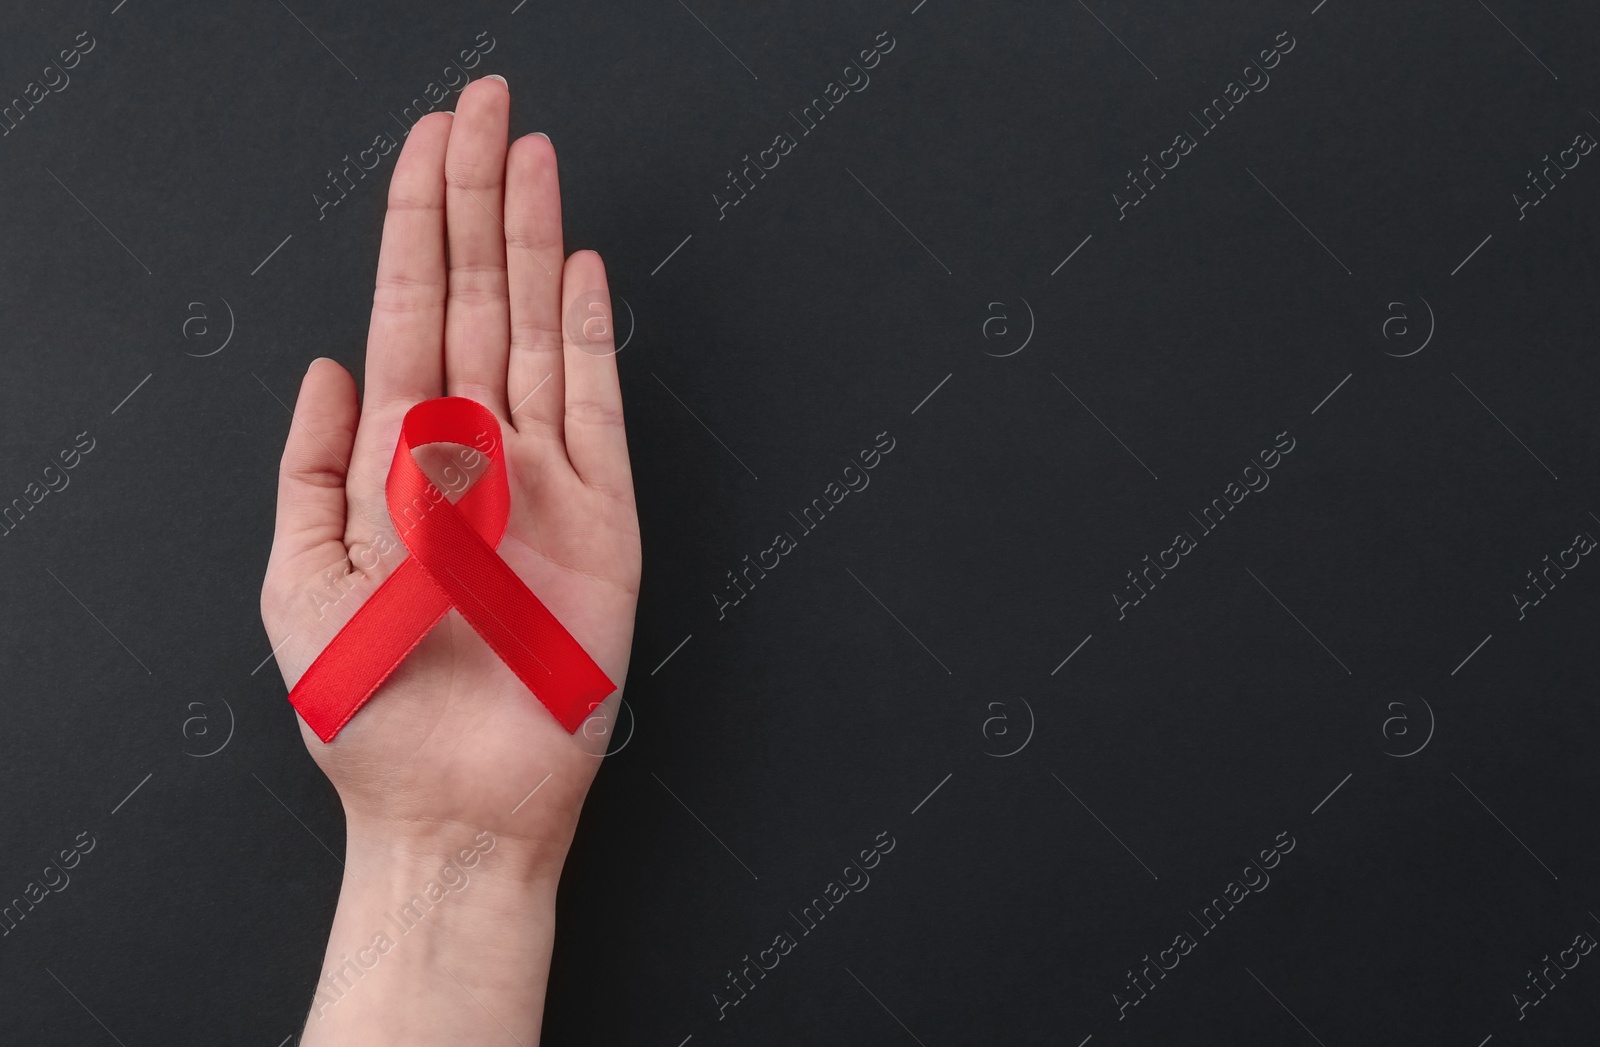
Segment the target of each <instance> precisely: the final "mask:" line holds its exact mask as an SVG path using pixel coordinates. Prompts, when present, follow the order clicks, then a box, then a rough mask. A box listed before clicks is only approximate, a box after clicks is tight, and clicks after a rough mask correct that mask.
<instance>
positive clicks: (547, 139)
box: [533, 131, 555, 145]
mask: <svg viewBox="0 0 1600 1047" xmlns="http://www.w3.org/2000/svg"><path fill="white" fill-rule="evenodd" d="M533 133H534V134H536V135H538V136H539V137H540V138H543V139H544V140H545V141H546V142H550V136H549V135H547V134H545V133H544V132H543V131H535V132H533ZM550 144H551V145H555V143H554V142H550Z"/></svg>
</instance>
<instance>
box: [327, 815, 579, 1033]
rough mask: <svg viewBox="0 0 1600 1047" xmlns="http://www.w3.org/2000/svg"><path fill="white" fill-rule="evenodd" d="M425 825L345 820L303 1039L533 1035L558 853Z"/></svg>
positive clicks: (483, 833)
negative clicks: (422, 828) (404, 828)
mask: <svg viewBox="0 0 1600 1047" xmlns="http://www.w3.org/2000/svg"><path fill="white" fill-rule="evenodd" d="M434 828H435V830H436V831H430V832H426V833H417V832H414V831H413V832H406V833H400V832H396V831H379V830H378V829H377V827H376V826H371V825H364V824H360V823H355V824H352V825H351V826H350V830H349V836H348V842H347V846H346V859H345V875H344V882H343V885H342V887H341V889H340V895H339V907H338V911H337V913H336V914H335V916H334V925H333V931H332V934H331V935H330V937H329V942H328V949H327V953H326V956H325V957H324V960H323V965H322V969H321V971H320V972H319V979H318V982H317V988H316V994H315V997H314V998H313V1000H312V1003H311V1013H310V1017H309V1020H308V1022H307V1025H306V1036H305V1039H304V1040H303V1041H302V1043H303V1044H306V1045H320V1044H325V1043H326V1044H334V1043H337V1044H340V1045H341V1047H352V1045H363V1047H364V1045H366V1044H369V1043H370V1044H373V1045H376V1044H384V1045H386V1047H390V1045H396V1044H436V1043H437V1044H444V1043H456V1042H491V1041H492V1040H493V1039H494V1038H495V1037H496V1036H497V1035H498V1036H503V1035H504V1034H503V1032H501V1030H502V1029H510V1030H512V1031H513V1032H514V1034H515V1035H516V1036H517V1038H518V1039H520V1040H521V1041H522V1042H523V1043H524V1044H530V1045H531V1044H534V1043H537V1042H538V1032H539V1024H540V1017H541V1013H542V1010H543V1003H544V986H545V981H546V978H547V977H548V972H549V964H550V954H551V949H552V946H553V943H554V938H555V896H556V884H557V880H558V879H559V873H560V862H559V860H556V859H555V857H554V856H552V855H551V854H550V853H549V852H548V850H546V849H542V848H536V847H532V846H531V845H530V844H529V842H528V841H526V840H519V839H507V838H504V837H499V836H496V834H494V833H493V832H491V831H489V830H478V831H476V832H474V831H473V830H472V829H471V828H470V827H467V826H461V825H455V826H436V827H434ZM480 1033H481V1035H479V1034H480ZM463 1036H465V1037H466V1038H465V1039H463V1038H462V1037H463Z"/></svg>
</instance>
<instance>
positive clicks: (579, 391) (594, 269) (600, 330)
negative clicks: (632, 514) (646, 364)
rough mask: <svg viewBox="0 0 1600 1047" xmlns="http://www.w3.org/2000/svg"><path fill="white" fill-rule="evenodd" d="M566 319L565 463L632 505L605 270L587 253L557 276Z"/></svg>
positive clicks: (572, 260) (576, 257)
mask: <svg viewBox="0 0 1600 1047" xmlns="http://www.w3.org/2000/svg"><path fill="white" fill-rule="evenodd" d="M561 286H562V298H563V301H562V306H561V308H562V314H563V315H564V316H567V317H568V318H569V319H568V322H567V324H566V328H567V330H566V342H565V347H566V348H565V353H564V356H565V371H566V378H567V389H566V417H565V420H564V422H563V428H564V431H565V434H566V442H567V460H568V461H570V462H571V463H572V468H573V469H574V470H575V471H576V472H577V474H578V476H579V477H580V478H581V479H582V480H583V482H584V483H586V484H588V485H589V486H590V487H594V488H598V489H601V490H606V491H609V492H611V493H613V494H615V495H617V496H619V497H621V498H623V499H624V500H625V501H627V502H628V503H629V504H632V502H633V473H632V470H631V469H630V468H629V466H628V437H627V432H626V431H625V430H624V429H623V425H622V387H621V385H620V384H619V382H618V379H617V351H616V342H615V338H616V336H615V327H614V326H613V323H612V319H613V315H612V312H611V293H610V291H609V290H608V288H607V286H606V267H605V263H604V262H602V261H601V260H600V256H599V255H598V254H596V253H595V252H593V251H577V252H574V253H573V255H572V257H571V258H569V259H567V264H566V269H565V273H564V275H563V277H562V282H561Z"/></svg>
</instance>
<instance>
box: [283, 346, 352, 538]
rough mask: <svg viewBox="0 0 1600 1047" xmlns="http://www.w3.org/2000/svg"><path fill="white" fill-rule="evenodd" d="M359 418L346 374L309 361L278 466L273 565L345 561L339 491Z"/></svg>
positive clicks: (321, 362)
mask: <svg viewBox="0 0 1600 1047" xmlns="http://www.w3.org/2000/svg"><path fill="white" fill-rule="evenodd" d="M359 413H360V408H359V407H358V406H357V404H356V383H355V379H353V378H351V377H350V373H349V372H348V371H346V370H345V369H344V368H343V367H341V366H339V365H338V364H337V363H335V362H334V361H332V360H328V359H325V358H321V357H319V358H318V359H316V360H313V361H311V367H310V368H309V369H308V370H307V371H306V375H305V378H304V379H302V380H301V382H300V396H299V398H298V399H297V400H296V401H295V405H294V416H293V418H292V419H291V421H290V423H289V436H288V438H287V439H286V440H285V441H284V445H283V458H282V460H281V461H280V462H279V466H278V514H277V522H276V525H275V527H274V532H273V539H272V559H273V560H274V561H277V562H280V563H290V562H293V561H294V560H297V559H299V558H301V557H304V556H307V555H308V554H312V553H316V554H317V555H318V556H320V557H322V558H323V559H325V560H326V561H327V563H335V562H337V561H338V560H339V559H340V558H342V557H343V556H344V555H345V545H344V528H345V494H344V487H345V479H346V475H347V473H348V472H349V467H350V452H351V447H352V446H353V445H354V443H355V437H356V419H357V417H358V415H359ZM319 550H320V552H319ZM323 554H326V555H325V556H324V555H323ZM323 566H325V564H324V565H323Z"/></svg>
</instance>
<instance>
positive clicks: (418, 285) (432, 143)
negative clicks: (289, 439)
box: [366, 113, 452, 408]
mask: <svg viewBox="0 0 1600 1047" xmlns="http://www.w3.org/2000/svg"><path fill="white" fill-rule="evenodd" d="M451 119H452V117H451V116H450V114H448V113H430V114H428V115H427V116H425V117H423V118H422V119H421V120H419V121H417V123H416V125H415V126H414V127H412V128H411V133H410V135H409V136H408V137H407V138H406V143H405V146H404V147H403V148H402V149H401V150H400V158H399V159H398V160H397V161H395V167H394V177H393V178H392V179H390V182H389V212H388V214H387V215H386V216H385V217H384V220H383V247H382V248H381V250H380V251H379V254H378V283H377V289H376V291H375V292H374V293H373V299H372V329H371V332H370V333H369V334H368V336H367V380H366V398H367V405H368V407H371V408H381V407H384V406H387V405H389V404H392V403H395V402H397V401H398V402H401V403H404V404H406V405H408V406H409V405H410V404H413V403H417V402H418V401H421V400H428V399H431V398H433V397H435V396H438V395H439V391H440V390H441V389H443V388H444V362H443V358H442V353H443V346H444V312H445V286H446V285H445V269H444V266H445V255H444V222H445V212H444V157H445V146H446V143H447V142H448V141H449V139H450V121H451Z"/></svg>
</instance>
